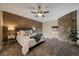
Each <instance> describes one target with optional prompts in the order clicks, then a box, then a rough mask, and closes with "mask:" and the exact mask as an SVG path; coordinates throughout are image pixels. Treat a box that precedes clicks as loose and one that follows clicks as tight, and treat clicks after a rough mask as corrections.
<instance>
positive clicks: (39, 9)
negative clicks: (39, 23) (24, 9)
mask: <svg viewBox="0 0 79 59" xmlns="http://www.w3.org/2000/svg"><path fill="white" fill-rule="evenodd" d="M31 13H34V14H36V17H38V16H42V17H45V16H44V14H46V13H49V11H42V8H41V6H38V11H37V12H35V11H31Z"/></svg>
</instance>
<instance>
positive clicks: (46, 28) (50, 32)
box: [42, 20, 58, 38]
mask: <svg viewBox="0 0 79 59" xmlns="http://www.w3.org/2000/svg"><path fill="white" fill-rule="evenodd" d="M57 25H58V21H57V20H53V21H47V22H44V23H43V26H42V27H43V34H44V36H45V37H46V38H53V37H55V38H58V31H57V29H56V28H52V26H57Z"/></svg>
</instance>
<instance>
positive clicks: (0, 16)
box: [0, 11, 3, 51]
mask: <svg viewBox="0 0 79 59" xmlns="http://www.w3.org/2000/svg"><path fill="white" fill-rule="evenodd" d="M2 26H3V16H2V12H1V11H0V51H1V48H2V36H3V29H2Z"/></svg>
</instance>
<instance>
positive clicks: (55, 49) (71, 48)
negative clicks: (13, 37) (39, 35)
mask: <svg viewBox="0 0 79 59" xmlns="http://www.w3.org/2000/svg"><path fill="white" fill-rule="evenodd" d="M4 47H5V48H4ZM4 47H3V50H2V51H1V52H0V55H1V56H23V54H22V52H21V46H20V45H19V44H18V43H16V42H15V43H11V44H7V45H6V46H4ZM26 56H79V47H78V46H76V45H73V44H70V43H67V42H63V41H59V40H58V39H55V38H53V39H47V40H46V41H45V42H43V43H41V44H39V45H38V46H36V47H34V48H32V49H30V51H29V52H28V53H27V54H26Z"/></svg>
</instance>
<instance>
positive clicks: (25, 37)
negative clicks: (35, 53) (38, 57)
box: [16, 27, 45, 55]
mask: <svg viewBox="0 0 79 59" xmlns="http://www.w3.org/2000/svg"><path fill="white" fill-rule="evenodd" d="M35 35H37V33H36V32H34V33H33V31H32V29H31V28H25V27H24V28H18V30H17V36H16V40H17V42H18V43H19V44H20V45H21V46H22V53H23V54H24V55H26V54H27V53H28V52H29V48H31V47H33V46H35V45H37V44H39V43H41V42H43V41H45V38H44V36H43V35H41V36H40V39H39V40H38V41H36V39H35V38H31V37H33V36H35Z"/></svg>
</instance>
